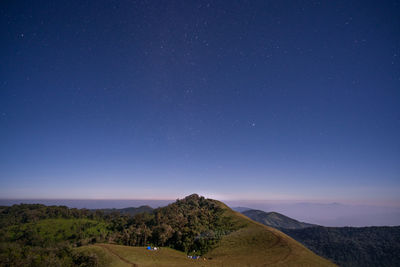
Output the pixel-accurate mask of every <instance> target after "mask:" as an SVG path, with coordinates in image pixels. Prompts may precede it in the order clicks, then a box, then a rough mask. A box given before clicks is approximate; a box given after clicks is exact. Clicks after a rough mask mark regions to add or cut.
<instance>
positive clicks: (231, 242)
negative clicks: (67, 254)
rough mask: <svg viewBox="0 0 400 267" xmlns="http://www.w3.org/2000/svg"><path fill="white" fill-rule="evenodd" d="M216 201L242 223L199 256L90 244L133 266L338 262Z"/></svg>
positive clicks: (316, 263) (227, 215)
mask: <svg viewBox="0 0 400 267" xmlns="http://www.w3.org/2000/svg"><path fill="white" fill-rule="evenodd" d="M215 203H216V204H217V205H218V206H219V207H220V208H221V209H223V215H222V216H225V217H228V218H230V219H231V223H232V224H234V225H240V226H241V227H240V229H238V230H236V231H232V232H231V233H229V234H226V235H224V236H223V237H222V238H221V240H220V241H219V242H218V243H217V244H216V246H215V247H213V249H211V250H210V251H209V252H207V253H206V254H204V255H202V256H201V258H200V259H199V260H193V259H189V258H188V257H187V254H186V253H183V252H181V251H177V250H173V249H171V248H165V247H162V248H161V249H160V250H159V251H148V250H146V249H145V247H128V246H120V245H112V244H96V245H94V246H90V248H92V249H97V250H98V248H99V247H101V248H102V249H103V252H104V253H106V254H108V255H109V257H116V256H117V255H118V257H119V259H120V262H119V263H118V264H120V265H121V266H122V265H123V264H127V262H128V263H129V264H131V266H132V264H136V265H138V266H193V265H194V266H335V265H334V264H333V263H331V262H329V261H328V260H326V259H324V258H321V257H319V256H317V255H315V254H314V253H312V252H311V251H310V250H308V249H307V248H305V247H304V246H302V245H301V244H299V243H298V242H296V241H295V240H293V239H292V238H290V237H288V236H287V235H285V234H283V233H282V232H280V231H278V230H276V229H273V228H270V227H267V226H264V225H261V224H259V223H257V222H254V221H252V220H250V219H249V218H247V217H245V216H243V215H242V214H240V213H237V212H235V211H233V210H231V209H229V208H228V207H227V206H226V205H224V204H223V203H221V202H217V201H215ZM189 254H190V253H189ZM122 259H123V260H122ZM109 266H114V265H112V264H110V265H109ZM115 266H118V265H115Z"/></svg>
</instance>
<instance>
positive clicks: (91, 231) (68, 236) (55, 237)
mask: <svg viewBox="0 0 400 267" xmlns="http://www.w3.org/2000/svg"><path fill="white" fill-rule="evenodd" d="M106 234H107V228H106V225H105V224H104V223H102V222H98V221H94V220H88V219H45V220H40V221H38V222H35V223H27V224H22V225H17V226H11V227H9V230H8V231H7V235H9V236H8V239H10V240H18V239H19V235H31V236H32V237H34V238H35V239H36V240H40V241H43V242H45V243H57V242H62V241H67V240H72V239H77V238H91V237H96V236H99V235H103V236H105V235H106Z"/></svg>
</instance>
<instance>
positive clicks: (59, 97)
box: [0, 1, 400, 204]
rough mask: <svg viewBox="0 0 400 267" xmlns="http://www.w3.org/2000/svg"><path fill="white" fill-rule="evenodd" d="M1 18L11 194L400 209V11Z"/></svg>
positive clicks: (112, 11)
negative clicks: (194, 196) (197, 197)
mask: <svg viewBox="0 0 400 267" xmlns="http://www.w3.org/2000/svg"><path fill="white" fill-rule="evenodd" d="M0 11H1V19H0V25H1V28H0V30H1V34H2V36H3V42H2V43H1V44H0V45H1V51H0V55H1V59H2V64H1V67H0V129H1V130H0V147H1V149H0V188H1V189H0V197H3V198H43V197H44V198H60V197H61V198H157V199H161V198H171V199H175V198H176V197H182V196H184V195H185V194H190V193H193V192H198V193H201V194H204V195H209V196H215V197H219V198H223V199H299V200H302V199H307V200H310V199H311V200H320V201H325V200H327V201H328V200H329V201H331V200H332V201H339V202H340V201H344V202H346V201H347V202H361V203H363V202H368V203H381V202H385V203H389V202H390V203H392V204H393V203H399V200H400V199H399V197H398V196H399V195H400V167H399V166H400V141H399V138H398V137H399V136H400V108H399V100H400V90H399V88H400V67H399V63H400V62H399V56H400V37H399V36H400V34H399V33H400V32H399V29H400V21H399V20H398V14H399V11H400V4H399V2H398V1H384V2H378V1H353V2H351V3H350V2H348V1H334V2H317V1H295V2H293V1H238V2H236V3H232V1H212V2H205V1H166V2H163V1H96V3H93V2H89V1H87V2H86V1H69V2H68V3H61V2H60V3H58V2H57V3H55V2H52V1H38V2H37V3H36V4H35V5H34V6H32V5H31V3H30V2H29V1H18V2H12V1H6V2H4V3H2V4H1V7H0Z"/></svg>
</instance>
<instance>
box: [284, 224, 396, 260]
mask: <svg viewBox="0 0 400 267" xmlns="http://www.w3.org/2000/svg"><path fill="white" fill-rule="evenodd" d="M282 230H283V231H284V232H285V233H286V234H288V235H289V236H291V237H293V238H294V239H296V240H297V241H299V242H301V243H302V244H304V245H305V246H306V247H308V248H309V249H311V250H312V251H314V252H315V253H317V254H318V255H321V256H323V257H325V258H328V259H331V260H332V261H334V262H336V263H337V264H339V265H340V266H343V267H346V266H349V267H350V266H359V267H368V266H371V267H372V266H400V226H394V227H382V226H380V227H322V226H319V227H311V228H304V229H282Z"/></svg>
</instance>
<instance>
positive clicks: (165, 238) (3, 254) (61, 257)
mask: <svg viewBox="0 0 400 267" xmlns="http://www.w3.org/2000/svg"><path fill="white" fill-rule="evenodd" d="M244 226H245V225H243V224H241V223H239V222H237V221H235V220H232V218H231V217H228V216H224V207H222V206H221V203H220V202H218V201H215V200H211V199H205V198H204V197H199V196H198V195H191V196H188V197H186V198H184V199H182V200H177V201H176V202H175V203H173V204H170V205H168V206H166V207H163V208H158V209H155V210H153V211H152V212H151V213H148V212H143V213H139V214H136V215H134V216H131V215H129V214H123V213H120V212H117V211H116V212H111V213H110V212H106V213H104V212H102V211H100V210H87V209H73V208H72V209H71V208H68V207H65V206H44V205H39V204H20V205H13V206H11V207H1V208H0V242H1V244H0V263H1V265H2V266H29V265H30V266H71V265H76V266H80V265H81V264H87V265H85V266H96V265H98V262H99V261H101V259H99V258H98V256H97V255H95V254H88V253H86V254H85V253H83V252H81V251H79V252H78V251H76V250H74V248H75V247H78V246H82V245H87V244H92V243H99V242H105V243H115V244H121V245H129V246H145V245H153V246H168V247H171V248H174V249H177V250H181V251H184V252H192V251H196V252H195V253H196V254H199V255H201V254H205V253H206V252H207V251H209V250H210V249H211V248H212V247H213V246H214V245H215V244H216V243H217V242H218V241H219V240H220V239H221V237H222V236H224V235H226V234H228V233H231V232H232V231H235V230H238V229H240V228H241V227H244Z"/></svg>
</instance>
